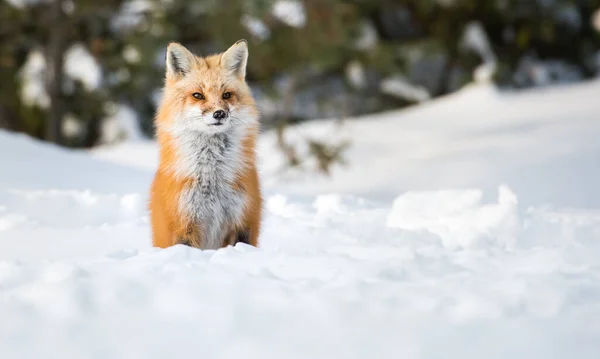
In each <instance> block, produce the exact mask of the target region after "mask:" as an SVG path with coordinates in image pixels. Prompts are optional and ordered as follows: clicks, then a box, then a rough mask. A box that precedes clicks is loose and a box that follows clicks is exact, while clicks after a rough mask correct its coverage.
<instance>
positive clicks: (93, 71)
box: [64, 44, 102, 91]
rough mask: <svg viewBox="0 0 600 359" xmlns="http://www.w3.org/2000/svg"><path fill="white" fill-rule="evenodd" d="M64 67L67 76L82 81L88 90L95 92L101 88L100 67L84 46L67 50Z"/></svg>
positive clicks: (73, 46)
mask: <svg viewBox="0 0 600 359" xmlns="http://www.w3.org/2000/svg"><path fill="white" fill-rule="evenodd" d="M64 67H65V72H66V73H67V75H68V76H69V77H71V78H72V79H75V80H79V81H81V83H82V84H83V85H84V87H85V89H86V90H88V91H93V90H95V89H97V88H98V87H99V86H100V83H101V81H102V71H101V70H100V65H99V64H98V62H97V61H96V59H95V58H94V57H93V56H92V55H91V54H90V52H89V51H88V50H87V49H86V48H85V46H84V45H82V44H75V45H72V46H71V47H70V48H69V49H68V50H67V52H66V53H65V64H64Z"/></svg>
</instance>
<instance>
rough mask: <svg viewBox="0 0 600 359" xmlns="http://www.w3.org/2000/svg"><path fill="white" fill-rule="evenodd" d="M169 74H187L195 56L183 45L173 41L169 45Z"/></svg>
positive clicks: (167, 59)
mask: <svg viewBox="0 0 600 359" xmlns="http://www.w3.org/2000/svg"><path fill="white" fill-rule="evenodd" d="M166 57H167V58H166V62H167V75H171V76H185V75H187V74H188V73H189V72H190V71H191V70H192V66H193V64H194V61H195V58H194V54H192V53H191V52H190V51H189V50H188V49H186V48H185V47H184V46H183V45H181V44H179V43H176V42H172V43H170V44H169V46H168V47H167V56H166Z"/></svg>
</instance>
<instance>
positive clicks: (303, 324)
mask: <svg viewBox="0 0 600 359" xmlns="http://www.w3.org/2000/svg"><path fill="white" fill-rule="evenodd" d="M599 91H600V83H598V82H589V83H582V84H579V85H569V86H563V87H557V88H546V89H544V90H540V91H528V92H525V93H509V94H502V93H498V92H497V91H496V90H495V89H493V88H491V87H489V86H481V85H480V86H475V87H471V88H466V89H464V90H463V91H461V92H459V93H457V94H454V95H452V96H449V97H446V98H442V99H440V100H436V101H432V102H431V103H428V104H424V105H420V106H417V107H415V108H413V109H409V110H407V111H394V112H390V113H386V114H381V115H377V116H366V117H364V118H357V119H352V120H350V121H347V122H346V123H345V124H344V125H343V126H341V127H335V126H339V125H335V126H334V125H333V124H332V123H327V122H314V123H310V124H306V125H302V126H297V127H295V128H291V129H290V131H289V133H288V135H289V138H290V140H292V142H294V141H297V140H298V139H304V140H305V139H306V138H317V137H322V136H326V138H328V139H330V140H332V141H336V140H341V139H342V138H343V137H346V138H350V139H351V140H352V146H351V148H350V151H349V153H348V154H347V155H346V157H347V158H348V159H349V165H348V167H343V166H339V167H336V168H335V171H334V172H333V175H332V177H331V178H325V177H317V176H315V175H314V174H312V175H308V174H303V173H302V172H287V173H286V172H283V173H282V172H281V168H280V167H279V164H280V158H279V157H278V154H277V152H275V150H274V147H273V146H274V142H273V140H274V135H273V134H272V133H270V132H267V133H265V134H264V135H262V138H261V139H260V148H259V156H260V159H261V161H260V168H261V175H262V177H263V179H264V187H265V199H266V203H265V207H266V208H265V222H264V226H263V233H262V235H261V245H260V247H259V248H254V247H250V246H247V245H243V244H238V245H237V246H235V247H228V248H224V249H220V250H216V251H214V250H207V251H200V250H195V249H191V248H188V247H185V246H176V247H172V248H169V249H164V250H163V249H155V248H151V243H150V237H149V234H150V233H149V227H148V216H147V211H146V203H147V190H148V187H149V183H150V181H151V179H152V174H153V170H154V169H155V167H156V155H157V152H156V145H155V144H154V143H153V142H143V141H138V142H126V143H124V144H123V145H112V146H111V147H105V148H102V149H99V150H95V151H92V152H91V153H90V152H75V151H66V150H63V149H60V148H57V147H54V146H50V145H47V144H42V143H39V142H36V141H34V140H32V139H30V138H28V137H25V136H22V135H14V134H9V133H6V132H0V165H1V166H2V168H3V173H2V176H0V318H2V320H1V321H0V357H1V358H8V359H13V358H15V359H16V358H50V359H53V358H60V359H70V358H98V359H100V358H102V359H104V358H149V359H151V358H165V357H172V358H188V357H202V358H239V357H244V358H249V359H250V358H260V359H269V358H274V359H275V358H276V359H281V358H286V359H295V358H303V359H304V358H356V359H359V358H360V359H363V358H364V359H371V358H381V359H388V358H389V359H396V358H406V359H433V358H461V359H480V358H486V359H504V358H515V359H521V358H522V359H531V358H536V359H537V358H540V359H541V358H543V359H563V358H578V359H595V358H597V354H598V352H599V351H600V322H599V321H598V320H597V318H598V316H599V315H600V300H599V299H600V241H599V240H598V239H599V235H600V196H599V192H598V191H597V190H596V186H597V184H598V183H600V182H599V180H600V178H599V173H598V172H599V171H598V169H597V159H598V157H599V155H600V144H599V143H598V141H597V139H598V136H599V135H600V122H599V120H598V117H597V116H596V114H597V113H598V111H599V110H600V103H598V102H597V101H591V100H590V99H592V98H595V97H594V96H596V95H597V94H598V92H599Z"/></svg>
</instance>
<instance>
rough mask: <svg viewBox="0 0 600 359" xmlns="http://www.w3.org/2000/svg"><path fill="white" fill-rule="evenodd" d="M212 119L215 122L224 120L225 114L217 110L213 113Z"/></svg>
mask: <svg viewBox="0 0 600 359" xmlns="http://www.w3.org/2000/svg"><path fill="white" fill-rule="evenodd" d="M213 117H214V118H215V119H217V120H224V119H226V118H227V112H225V111H223V110H218V111H215V113H213Z"/></svg>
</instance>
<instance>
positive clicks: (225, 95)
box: [223, 92, 231, 100]
mask: <svg viewBox="0 0 600 359" xmlns="http://www.w3.org/2000/svg"><path fill="white" fill-rule="evenodd" d="M228 98H231V92H225V93H224V94H223V99H225V100H227V99H228Z"/></svg>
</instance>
